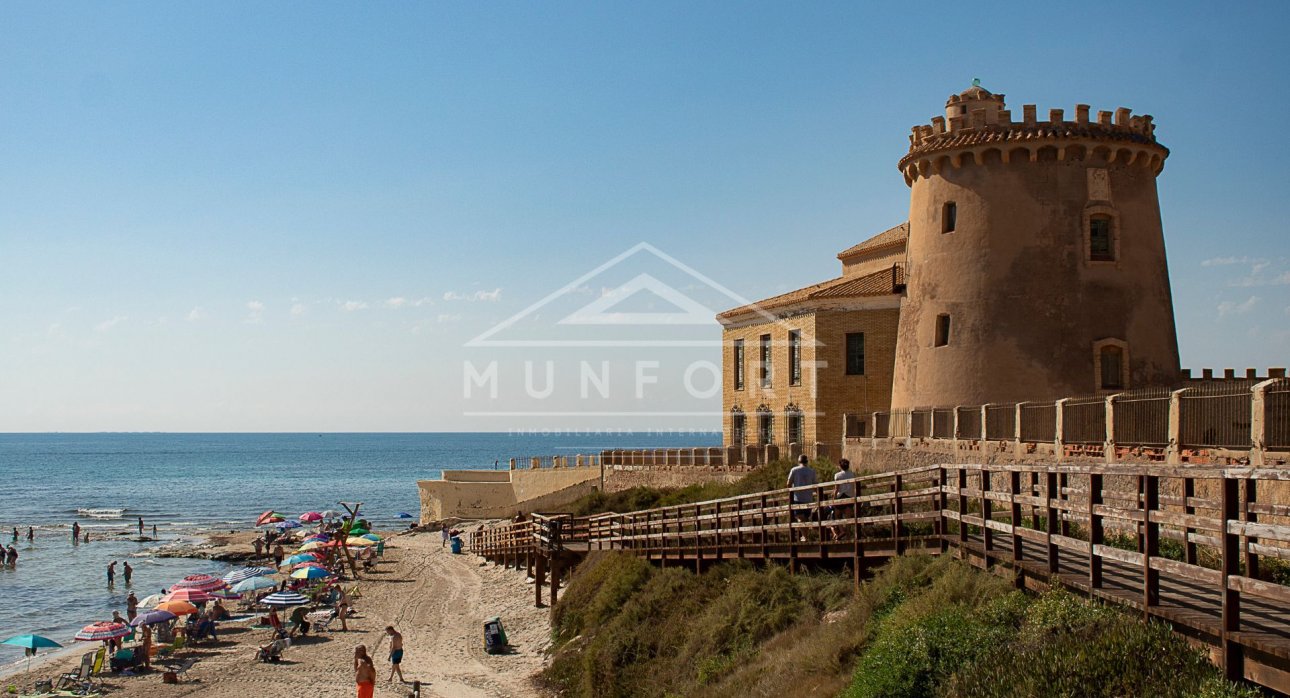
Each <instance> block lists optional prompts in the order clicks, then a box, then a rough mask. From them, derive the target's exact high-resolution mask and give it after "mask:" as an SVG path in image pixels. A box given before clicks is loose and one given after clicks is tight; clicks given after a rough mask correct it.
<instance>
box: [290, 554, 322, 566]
mask: <svg viewBox="0 0 1290 698" xmlns="http://www.w3.org/2000/svg"><path fill="white" fill-rule="evenodd" d="M302 562H318V556H317V555H310V554H309V553H300V554H298V555H292V556H291V557H289V558H287V559H285V560H283V561H282V564H283V565H284V566H286V565H291V566H293V567H294V566H295V565H299V564H300V563H302Z"/></svg>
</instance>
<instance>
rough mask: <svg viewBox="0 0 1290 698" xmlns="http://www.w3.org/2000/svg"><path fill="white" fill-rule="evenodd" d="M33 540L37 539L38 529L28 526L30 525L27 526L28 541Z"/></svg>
mask: <svg viewBox="0 0 1290 698" xmlns="http://www.w3.org/2000/svg"><path fill="white" fill-rule="evenodd" d="M33 540H36V529H34V528H32V527H31V526H28V527H27V542H28V543H30V542H32V541H33Z"/></svg>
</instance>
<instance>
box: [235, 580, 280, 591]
mask: <svg viewBox="0 0 1290 698" xmlns="http://www.w3.org/2000/svg"><path fill="white" fill-rule="evenodd" d="M276 586H278V583H277V582H275V581H273V580H272V579H269V578H268V577H251V578H250V579H243V580H242V581H240V582H238V583H237V584H234V585H233V591H235V592H237V593H239V594H249V593H250V592H253V591H257V590H260V589H271V588H273V587H276Z"/></svg>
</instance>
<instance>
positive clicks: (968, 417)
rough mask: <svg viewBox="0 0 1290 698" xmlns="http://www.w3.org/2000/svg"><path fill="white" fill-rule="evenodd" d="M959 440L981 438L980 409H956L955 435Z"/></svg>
mask: <svg viewBox="0 0 1290 698" xmlns="http://www.w3.org/2000/svg"><path fill="white" fill-rule="evenodd" d="M955 436H957V437H958V438H960V439H979V438H981V408H980V407H959V408H958V433H957V434H955Z"/></svg>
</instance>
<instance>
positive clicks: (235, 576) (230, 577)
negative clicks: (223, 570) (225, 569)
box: [223, 567, 275, 586]
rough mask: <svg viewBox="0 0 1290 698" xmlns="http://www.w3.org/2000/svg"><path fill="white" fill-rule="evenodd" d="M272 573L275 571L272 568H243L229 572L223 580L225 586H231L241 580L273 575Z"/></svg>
mask: <svg viewBox="0 0 1290 698" xmlns="http://www.w3.org/2000/svg"><path fill="white" fill-rule="evenodd" d="M274 572H275V570H274V569H273V568H272V567H243V568H241V569H236V570H233V571H232V572H229V573H228V574H226V575H224V578H223V579H224V583H225V584H228V585H230V586H231V585H234V584H237V583H238V582H240V581H242V580H243V579H250V578H251V577H263V576H265V575H268V574H273V573H274Z"/></svg>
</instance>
